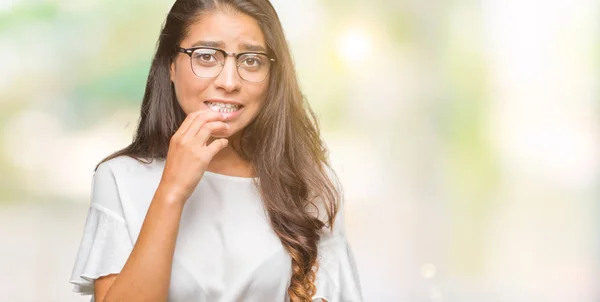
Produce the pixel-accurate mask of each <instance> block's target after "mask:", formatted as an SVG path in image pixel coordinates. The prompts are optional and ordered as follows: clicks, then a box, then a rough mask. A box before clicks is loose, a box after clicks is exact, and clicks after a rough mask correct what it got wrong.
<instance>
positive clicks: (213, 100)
mask: <svg viewBox="0 0 600 302" xmlns="http://www.w3.org/2000/svg"><path fill="white" fill-rule="evenodd" d="M207 102H212V103H225V104H232V105H238V106H240V107H243V106H244V104H242V103H240V102H238V101H234V100H225V99H207V100H206V101H204V103H205V104H206V103H207Z"/></svg>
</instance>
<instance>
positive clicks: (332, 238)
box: [312, 170, 363, 302]
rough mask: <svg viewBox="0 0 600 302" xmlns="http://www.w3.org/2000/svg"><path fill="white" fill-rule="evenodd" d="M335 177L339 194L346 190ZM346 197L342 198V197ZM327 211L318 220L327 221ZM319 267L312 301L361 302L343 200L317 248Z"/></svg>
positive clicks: (322, 210) (358, 280)
mask: <svg viewBox="0 0 600 302" xmlns="http://www.w3.org/2000/svg"><path fill="white" fill-rule="evenodd" d="M328 172H329V174H330V177H333V178H332V179H333V180H334V184H335V185H336V186H337V189H338V190H343V189H342V186H341V184H340V183H339V182H338V181H337V177H336V176H334V175H333V176H332V175H331V173H332V171H331V170H329V171H328ZM342 196H343V194H342ZM324 213H325V210H324V208H321V209H319V214H320V215H319V216H320V217H321V218H322V219H324V218H325V217H324V215H323V214H324ZM317 259H318V261H319V267H318V270H317V274H316V280H315V286H316V288H317V292H316V294H315V295H314V296H313V298H312V300H313V301H314V302H321V301H323V299H325V300H326V301H327V302H342V301H343V302H361V301H363V299H362V291H361V286H360V279H359V276H358V270H357V266H356V261H355V259H354V254H353V252H352V248H351V247H350V244H349V242H348V240H347V238H346V230H345V222H344V199H343V198H342V200H341V202H340V206H339V209H338V213H337V215H336V219H335V224H334V227H333V229H331V228H329V227H325V228H324V229H323V232H322V234H321V239H320V241H319V244H318V257H317Z"/></svg>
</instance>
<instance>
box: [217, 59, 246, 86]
mask: <svg viewBox="0 0 600 302" xmlns="http://www.w3.org/2000/svg"><path fill="white" fill-rule="evenodd" d="M241 84H242V79H241V78H240V75H239V74H238V71H237V65H236V60H235V58H233V57H227V58H225V63H224V65H223V70H221V73H219V75H218V76H217V78H216V79H215V85H216V86H217V88H222V89H223V90H225V91H226V92H232V91H236V90H238V89H240V86H241Z"/></svg>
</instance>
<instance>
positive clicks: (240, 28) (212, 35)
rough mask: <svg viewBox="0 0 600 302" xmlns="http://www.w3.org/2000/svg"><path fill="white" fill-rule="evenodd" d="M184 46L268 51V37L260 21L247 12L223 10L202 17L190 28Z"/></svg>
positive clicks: (183, 42) (182, 44)
mask: <svg viewBox="0 0 600 302" xmlns="http://www.w3.org/2000/svg"><path fill="white" fill-rule="evenodd" d="M207 44H209V45H207ZM181 46H182V47H194V46H217V47H220V48H224V49H225V50H228V51H243V50H259V49H258V48H263V49H265V48H266V45H265V38H264V34H263V32H262V30H261V29H260V26H259V25H258V22H257V21H256V19H254V18H252V17H251V16H249V15H246V14H243V13H237V12H225V11H220V10H217V11H214V12H209V13H205V14H202V15H200V16H199V18H198V20H197V21H196V22H194V23H192V24H191V25H190V26H189V27H188V29H187V35H186V36H185V38H184V39H183V41H182V42H181Z"/></svg>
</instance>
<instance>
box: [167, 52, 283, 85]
mask: <svg viewBox="0 0 600 302" xmlns="http://www.w3.org/2000/svg"><path fill="white" fill-rule="evenodd" d="M179 52H182V53H185V54H187V55H188V56H190V65H191V67H192V71H193V72H194V74H195V75H196V76H198V77H200V78H214V77H216V76H218V75H219V74H220V73H221V71H222V70H223V67H224V66H225V59H226V58H227V57H234V58H235V62H236V63H235V65H236V69H237V72H238V75H239V76H240V78H242V79H243V80H245V81H248V82H255V83H258V82H262V81H264V80H265V79H266V78H267V75H268V74H269V71H270V69H271V62H275V59H273V58H270V57H269V56H268V55H267V54H266V53H262V52H241V53H234V52H226V51H225V50H223V49H219V48H213V47H193V48H182V47H179Z"/></svg>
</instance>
